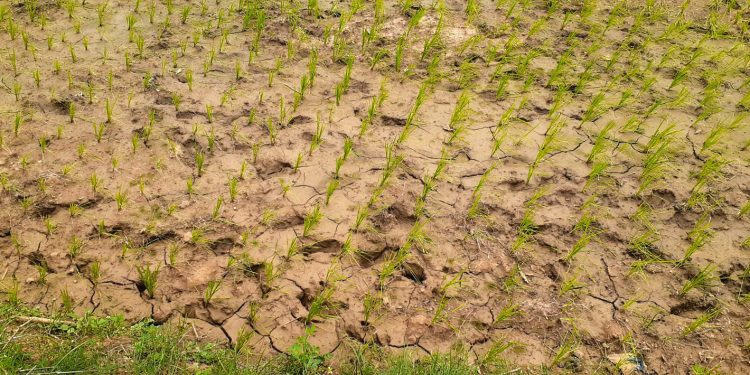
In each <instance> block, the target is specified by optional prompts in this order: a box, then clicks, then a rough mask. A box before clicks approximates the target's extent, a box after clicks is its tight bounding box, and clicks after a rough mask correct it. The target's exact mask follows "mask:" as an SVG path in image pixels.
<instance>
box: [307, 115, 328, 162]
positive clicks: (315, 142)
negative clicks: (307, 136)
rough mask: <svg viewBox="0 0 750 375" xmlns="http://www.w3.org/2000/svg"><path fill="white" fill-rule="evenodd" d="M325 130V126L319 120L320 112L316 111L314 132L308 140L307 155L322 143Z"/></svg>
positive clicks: (310, 154)
mask: <svg viewBox="0 0 750 375" xmlns="http://www.w3.org/2000/svg"><path fill="white" fill-rule="evenodd" d="M324 130H325V126H324V125H323V123H322V122H321V121H320V112H318V114H317V116H316V122H315V133H314V134H313V136H312V139H311V140H310V151H309V152H308V156H312V154H313V152H314V151H315V150H316V149H317V148H318V147H320V145H321V144H322V143H323V131H324Z"/></svg>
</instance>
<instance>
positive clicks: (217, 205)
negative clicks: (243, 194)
mask: <svg viewBox="0 0 750 375" xmlns="http://www.w3.org/2000/svg"><path fill="white" fill-rule="evenodd" d="M223 203H224V196H223V195H219V197H218V198H216V203H215V204H214V209H213V211H212V212H211V218H212V219H214V220H216V219H218V218H219V215H221V206H222V204H223Z"/></svg>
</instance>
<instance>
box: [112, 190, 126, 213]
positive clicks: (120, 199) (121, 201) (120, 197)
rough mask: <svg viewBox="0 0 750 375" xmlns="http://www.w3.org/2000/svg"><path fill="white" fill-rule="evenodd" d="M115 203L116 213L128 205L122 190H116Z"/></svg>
mask: <svg viewBox="0 0 750 375" xmlns="http://www.w3.org/2000/svg"><path fill="white" fill-rule="evenodd" d="M114 198H115V202H116V203H117V211H122V208H123V207H125V204H127V203H128V196H127V193H125V191H123V190H122V189H118V190H117V192H116V193H115V196H114Z"/></svg>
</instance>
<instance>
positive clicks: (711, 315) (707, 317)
mask: <svg viewBox="0 0 750 375" xmlns="http://www.w3.org/2000/svg"><path fill="white" fill-rule="evenodd" d="M719 315H721V307H712V308H710V309H709V310H708V311H706V312H704V313H703V314H701V315H700V316H698V317H697V318H695V320H693V321H692V322H690V323H689V324H688V325H687V326H686V327H685V328H684V329H683V330H682V336H688V335H690V334H693V333H695V332H697V331H698V330H699V329H700V328H701V327H703V326H705V324H706V323H708V322H710V321H712V320H714V319H716V318H717V317H718V316H719Z"/></svg>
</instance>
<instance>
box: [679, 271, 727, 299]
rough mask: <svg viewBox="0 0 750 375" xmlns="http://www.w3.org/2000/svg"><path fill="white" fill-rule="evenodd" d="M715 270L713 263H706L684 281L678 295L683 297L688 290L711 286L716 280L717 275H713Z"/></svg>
mask: <svg viewBox="0 0 750 375" xmlns="http://www.w3.org/2000/svg"><path fill="white" fill-rule="evenodd" d="M715 270H716V266H715V265H713V264H708V265H706V267H704V268H702V269H701V270H700V271H698V273H697V274H696V275H695V276H693V278H691V279H690V280H688V281H687V282H685V284H684V285H683V286H682V289H680V292H679V293H678V296H680V297H684V296H685V295H686V294H687V293H688V292H689V291H691V290H693V289H695V288H700V289H706V288H710V287H712V286H713V285H714V283H715V282H716V281H718V277H717V276H715V275H714V271H715Z"/></svg>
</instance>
